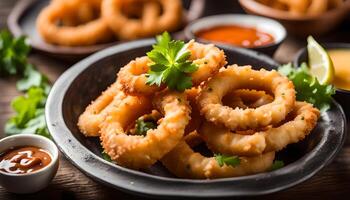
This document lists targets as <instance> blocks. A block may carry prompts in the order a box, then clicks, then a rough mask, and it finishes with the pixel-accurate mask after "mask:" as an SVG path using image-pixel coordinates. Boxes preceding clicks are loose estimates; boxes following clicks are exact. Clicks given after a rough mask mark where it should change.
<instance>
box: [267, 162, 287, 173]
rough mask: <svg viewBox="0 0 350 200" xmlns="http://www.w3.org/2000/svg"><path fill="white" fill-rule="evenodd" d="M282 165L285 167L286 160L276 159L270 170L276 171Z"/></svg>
mask: <svg viewBox="0 0 350 200" xmlns="http://www.w3.org/2000/svg"><path fill="white" fill-rule="evenodd" d="M282 167H284V162H283V161H282V160H275V161H273V164H272V166H271V169H270V171H274V170H277V169H280V168H282Z"/></svg>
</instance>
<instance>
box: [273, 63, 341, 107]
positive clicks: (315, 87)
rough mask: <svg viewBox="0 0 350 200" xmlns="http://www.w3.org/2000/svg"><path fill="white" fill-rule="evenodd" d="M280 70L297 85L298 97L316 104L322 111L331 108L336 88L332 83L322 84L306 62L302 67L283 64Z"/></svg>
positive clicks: (300, 99)
mask: <svg viewBox="0 0 350 200" xmlns="http://www.w3.org/2000/svg"><path fill="white" fill-rule="evenodd" d="M278 71H279V72H280V73H281V74H283V75H285V76H287V77H288V78H289V79H290V80H291V81H292V82H293V83H294V86H295V90H296V91H297V95H296V98H297V100H299V101H307V102H309V103H312V104H313V105H315V106H316V107H317V108H318V109H320V110H321V112H324V111H326V110H328V109H329V108H330V104H331V101H332V95H333V94H335V88H334V87H333V86H332V85H322V84H320V82H319V81H318V80H317V78H316V77H314V76H312V75H311V74H310V72H309V68H308V66H307V64H306V63H303V64H301V65H300V67H293V65H292V64H291V63H289V64H286V65H282V66H280V67H279V69H278Z"/></svg>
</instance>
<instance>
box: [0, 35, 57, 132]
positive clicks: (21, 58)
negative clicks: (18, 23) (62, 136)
mask: <svg viewBox="0 0 350 200" xmlns="http://www.w3.org/2000/svg"><path fill="white" fill-rule="evenodd" d="M29 51H30V46H29V45H28V44H27V42H26V38H25V37H19V38H14V37H13V36H12V35H11V34H10V33H9V32H8V31H1V32H0V75H19V76H20V77H21V79H20V80H18V81H17V89H18V90H19V91H22V92H25V94H24V95H23V96H19V97H16V98H14V99H13V100H12V101H11V107H12V108H13V110H14V111H15V113H16V115H14V116H12V117H11V118H10V119H9V120H8V121H7V122H6V124H5V133H6V134H7V135H14V134H20V133H28V134H39V135H43V136H45V137H48V138H50V134H49V131H48V129H47V127H46V121H45V111H44V109H45V103H46V98H47V95H48V93H49V91H50V88H51V86H50V84H49V81H48V79H47V77H46V76H44V75H43V74H41V73H40V72H39V71H37V70H36V69H35V67H34V66H33V65H31V64H29V63H28V61H27V56H28V53H29Z"/></svg>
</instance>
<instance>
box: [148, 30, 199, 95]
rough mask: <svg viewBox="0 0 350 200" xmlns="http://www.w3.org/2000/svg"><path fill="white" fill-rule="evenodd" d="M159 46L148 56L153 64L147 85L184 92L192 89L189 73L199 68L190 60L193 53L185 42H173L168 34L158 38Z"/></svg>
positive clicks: (156, 45) (154, 46)
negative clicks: (163, 85) (165, 86)
mask: <svg viewBox="0 0 350 200" xmlns="http://www.w3.org/2000/svg"><path fill="white" fill-rule="evenodd" d="M156 40H157V44H155V45H153V50H152V51H150V52H148V53H147V56H148V57H149V58H150V59H151V61H152V62H153V63H152V64H151V65H150V70H149V72H148V74H147V77H148V78H147V84H149V85H157V86H160V85H161V84H162V83H164V84H166V85H167V86H168V87H169V88H170V89H172V90H177V91H184V90H185V89H188V88H191V87H192V78H191V76H189V73H193V72H195V71H197V69H198V66H197V65H196V64H194V63H192V62H191V61H190V60H188V59H189V58H190V56H191V52H190V51H188V50H187V48H186V45H185V43H184V42H183V41H180V40H172V39H171V37H170V35H169V33H168V32H164V33H163V34H162V35H159V36H157V37H156Z"/></svg>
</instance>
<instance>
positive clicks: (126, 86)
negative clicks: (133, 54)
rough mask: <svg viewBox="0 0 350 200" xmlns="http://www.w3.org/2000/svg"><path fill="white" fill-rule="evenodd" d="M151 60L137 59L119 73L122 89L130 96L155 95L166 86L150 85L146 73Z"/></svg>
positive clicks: (146, 58)
mask: <svg viewBox="0 0 350 200" xmlns="http://www.w3.org/2000/svg"><path fill="white" fill-rule="evenodd" d="M150 64H151V60H150V59H149V58H148V57H147V56H143V57H140V58H136V59H135V60H132V61H130V62H129V63H128V64H127V65H125V66H124V67H122V68H121V69H120V70H119V72H118V81H119V83H120V84H121V88H122V90H123V91H124V92H126V93H128V94H133V95H135V94H143V95H153V94H154V93H155V92H157V91H160V90H161V89H163V88H164V86H161V87H158V86H156V85H148V84H146V82H147V77H146V73H147V72H148V70H149V65H150Z"/></svg>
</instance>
